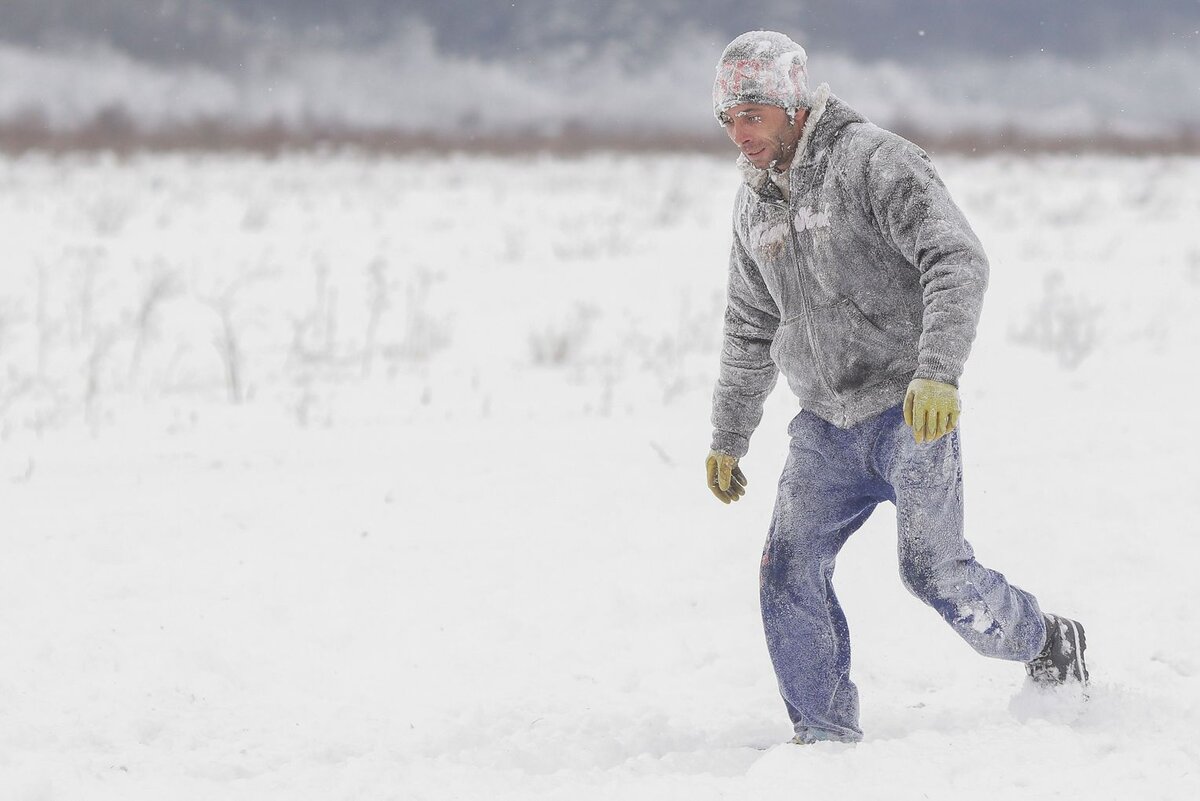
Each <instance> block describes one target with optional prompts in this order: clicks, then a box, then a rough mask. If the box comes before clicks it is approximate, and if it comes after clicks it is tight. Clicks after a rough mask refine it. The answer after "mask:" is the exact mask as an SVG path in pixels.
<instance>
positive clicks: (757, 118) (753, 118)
mask: <svg viewBox="0 0 1200 801" xmlns="http://www.w3.org/2000/svg"><path fill="white" fill-rule="evenodd" d="M747 119H749V120H750V122H762V117H760V116H758V115H757V114H751V115H750V116H749V117H748V118H747Z"/></svg>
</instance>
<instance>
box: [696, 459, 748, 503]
mask: <svg viewBox="0 0 1200 801" xmlns="http://www.w3.org/2000/svg"><path fill="white" fill-rule="evenodd" d="M704 467H705V471H706V472H707V474H708V488H709V489H710V490H712V494H713V495H716V496H717V500H719V501H720V502H721V503H729V502H730V501H736V500H737V499H738V498H740V497H742V496H743V495H745V494H746V474H745V473H743V472H742V468H740V467H738V460H737V457H736V456H730V455H729V454H727V453H721V452H720V451H709V454H708V459H706V460H705V462H704Z"/></svg>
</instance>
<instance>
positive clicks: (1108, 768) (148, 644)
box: [0, 155, 1200, 801]
mask: <svg viewBox="0 0 1200 801" xmlns="http://www.w3.org/2000/svg"><path fill="white" fill-rule="evenodd" d="M936 160H937V163H938V165H939V167H940V169H941V170H942V174H943V176H944V177H945V178H946V180H947V182H948V183H949V185H950V187H951V189H952V191H953V192H954V193H955V196H956V197H957V198H958V200H959V202H960V204H961V205H962V206H963V207H964V209H965V210H966V212H967V215H968V217H969V219H971V221H972V222H973V224H974V225H975V227H976V230H977V232H978V233H979V234H980V237H981V238H982V239H983V241H984V244H985V246H986V247H987V249H988V252H989V255H990V257H991V260H992V265H993V270H992V283H991V288H990V289H989V295H988V300H987V303H986V304H985V310H984V317H983V321H982V324H981V328H980V332H979V338H978V340H977V343H976V347H975V351H974V354H973V356H972V358H971V361H970V362H969V363H968V369H967V374H966V376H965V377H964V383H963V396H964V406H965V416H964V422H963V425H964V430H963V436H964V456H965V458H966V460H967V464H966V489H967V493H968V499H967V525H968V537H969V538H970V539H971V541H972V543H973V544H974V545H975V548H976V551H977V554H978V556H979V558H980V559H981V561H983V562H984V563H985V564H988V565H989V566H992V567H995V568H997V569H1000V570H1001V571H1003V572H1005V573H1006V574H1007V575H1008V576H1009V577H1010V578H1012V579H1013V580H1014V581H1015V582H1016V583H1017V584H1019V585H1021V586H1023V587H1026V588H1028V589H1030V590H1031V591H1033V592H1034V593H1035V594H1036V595H1038V597H1039V599H1040V600H1041V601H1042V603H1043V605H1044V606H1045V607H1046V608H1047V609H1050V610H1053V611H1059V612H1062V613H1064V614H1069V615H1073V616H1076V617H1078V618H1079V619H1080V620H1082V621H1083V622H1084V624H1085V625H1086V626H1087V631H1088V635H1089V644H1090V648H1089V657H1090V664H1091V666H1092V671H1093V678H1094V682H1095V686H1094V687H1093V689H1092V691H1091V699H1090V700H1089V701H1088V702H1087V703H1086V704H1081V703H1079V701H1078V699H1076V698H1072V697H1070V695H1069V694H1066V695H1065V696H1064V697H1049V698H1047V697H1042V696H1039V695H1037V694H1034V693H1031V692H1029V691H1028V690H1027V689H1025V688H1023V673H1022V671H1021V668H1020V666H1018V665H1013V664H1008V663H1002V662H995V661H988V660H983V659H981V658H980V657H978V656H976V655H975V654H974V653H973V652H971V651H970V649H969V648H967V647H966V646H965V645H963V644H962V643H961V642H960V641H958V640H957V638H955V637H954V636H953V635H952V634H951V633H950V632H949V631H947V630H946V628H945V626H944V624H942V623H941V622H940V621H939V620H938V619H937V618H936V617H935V616H934V615H933V614H932V613H930V612H929V611H928V610H927V609H925V608H924V607H922V606H921V605H920V604H919V603H918V602H916V601H915V600H913V599H912V598H910V597H909V596H908V595H907V594H906V593H905V591H904V590H903V588H902V586H901V584H900V581H899V579H898V577H897V575H896V566H895V555H894V554H895V540H894V531H893V526H894V520H893V515H892V514H891V510H890V509H889V508H881V509H879V510H878V511H877V512H876V514H875V516H874V517H873V518H872V519H871V520H870V521H869V522H868V524H867V525H866V526H864V528H863V529H862V530H861V531H860V532H858V533H857V534H856V535H855V536H854V537H853V538H851V541H850V543H849V544H848V546H847V547H846V549H845V551H844V552H843V556H842V558H841V559H840V560H839V569H838V579H837V585H838V591H839V595H840V597H841V599H842V601H843V603H844V605H845V607H846V611H847V615H848V617H849V619H850V625H851V630H852V632H853V635H854V642H855V652H854V677H855V680H856V682H857V683H858V685H859V689H860V692H861V695H862V700H863V726H864V729H865V731H866V740H865V741H864V742H863V743H861V744H859V745H857V746H854V747H844V746H838V745H818V746H814V747H810V748H795V747H791V746H781V745H779V744H780V743H782V742H783V741H784V740H786V739H787V738H788V737H789V736H790V732H789V731H788V724H787V719H786V715H785V714H784V711H783V708H782V704H781V702H780V701H779V699H778V697H777V694H776V692H775V688H774V679H773V675H772V673H771V668H770V664H769V661H768V659H767V655H766V649H765V647H764V645H763V643H762V635H761V631H760V628H759V621H758V610H757V565H758V559H759V551H760V548H761V545H762V539H763V536H764V535H765V532H766V527H767V523H768V520H769V517H770V512H771V505H772V502H773V492H772V488H773V483H774V481H775V479H776V477H777V476H778V473H779V468H780V466H781V465H782V461H783V457H784V454H785V452H786V445H787V443H786V436H785V434H784V428H785V426H786V423H787V420H788V419H790V417H791V415H792V414H794V413H795V411H796V410H795V408H794V406H795V404H794V400H793V399H792V398H791V397H790V395H789V394H788V393H787V391H786V389H785V388H779V389H778V390H777V391H776V393H775V394H774V395H773V396H772V397H771V399H770V401H769V403H768V409H767V413H766V415H765V418H764V421H763V424H762V426H761V427H760V429H759V432H758V434H757V435H756V437H755V439H754V442H753V443H752V449H751V453H750V454H749V455H748V457H747V458H746V459H745V460H743V465H744V467H745V470H746V472H747V475H748V476H749V479H750V486H749V494H748V495H747V497H746V498H745V499H744V500H743V501H742V502H740V503H739V504H737V505H735V506H731V507H724V506H721V505H719V504H718V503H716V501H715V500H713V499H712V498H711V496H710V495H709V494H708V492H707V490H706V489H704V487H703V486H702V484H701V468H700V462H701V461H702V460H703V456H704V454H705V453H706V451H707V442H708V433H709V432H708V423H707V416H708V396H709V392H710V391H711V384H712V380H713V378H714V377H715V372H716V371H715V367H716V357H717V349H718V346H719V327H720V315H721V296H722V292H723V288H724V255H725V253H726V252H727V248H728V236H729V234H728V230H729V224H728V214H729V208H730V203H731V201H732V193H733V191H734V188H735V186H736V176H735V174H734V170H733V168H732V165H731V164H730V163H729V162H728V160H712V159H707V158H699V157H694V158H693V157H674V158H663V159H651V158H643V157H611V156H609V157H603V156H596V157H589V158H586V159H579V160H551V159H538V158H533V159H522V160H493V159H475V158H464V157H456V158H451V159H433V158H427V159H404V160H383V161H376V160H371V159H366V158H361V157H357V156H353V155H327V156H321V157H316V156H289V157H285V158H282V159H279V160H276V161H260V160H256V159H243V158H236V157H225V156H209V157H203V158H182V157H137V158H133V159H131V160H128V161H118V160H111V159H91V158H69V159H62V160H48V159H41V158H36V157H28V158H24V159H20V160H7V161H0V226H2V230H3V233H4V241H5V249H4V251H3V252H4V262H5V264H4V267H3V270H0V369H2V370H3V373H2V374H3V376H4V380H3V381H2V382H0V433H2V435H3V436H2V439H0V479H3V480H2V481H0V509H3V517H2V518H0V520H3V522H4V531H5V536H6V542H7V545H8V552H7V557H6V558H5V559H4V560H0V641H2V642H4V643H6V644H7V648H6V655H5V659H3V660H0V797H3V798H13V799H17V800H18V801H24V800H25V799H30V800H32V799H39V800H41V799H45V800H49V799H71V798H83V797H86V798H89V799H110V798H111V799H142V798H145V799H150V798H154V799H159V798H163V797H169V798H174V799H190V798H197V799H199V798H212V797H222V798H230V799H267V798H287V799H307V798H312V799H333V798H338V799H342V798H344V799H392V798H394V799H443V798H446V799H449V798H501V799H505V798H511V799H528V798H571V799H580V798H583V799H590V798H596V799H600V798H604V799H609V798H623V799H625V798H628V799H641V798H646V799H662V798H676V797H679V798H682V797H687V798H689V799H697V798H734V799H736V798H785V797H787V798H791V797H798V796H804V795H809V794H828V793H838V794H839V795H841V796H844V797H851V798H860V797H861V798H872V797H882V796H884V795H885V794H886V796H887V797H889V798H899V799H907V798H913V799H920V798H934V799H939V798H944V799H952V798H961V797H963V796H964V795H969V796H973V797H975V796H977V797H985V798H1022V799H1027V798H1078V797H1088V798H1125V797H1129V796H1131V795H1135V794H1136V795H1144V796H1149V797H1155V798H1168V799H1174V798H1190V797H1192V796H1193V795H1194V794H1195V792H1196V790H1197V789H1200V781H1198V780H1197V771H1198V768H1200V749H1198V748H1197V746H1196V745H1195V743H1194V732H1195V729H1196V724H1197V714H1198V711H1200V706H1198V701H1200V687H1198V684H1197V683H1198V682H1200V643H1198V641H1197V634H1196V632H1197V630H1198V627H1197V622H1198V621H1197V615H1196V612H1195V609H1194V605H1193V604H1191V603H1190V587H1191V585H1192V575H1193V572H1194V567H1193V566H1194V564H1195V563H1196V558H1197V556H1198V555H1200V554H1198V553H1197V552H1198V550H1200V544H1198V538H1197V536H1196V535H1197V529H1196V523H1195V520H1196V519H1197V512H1200V508H1198V507H1200V504H1198V503H1197V501H1196V500H1195V493H1194V484H1195V480H1194V479H1195V477H1196V474H1195V470H1194V467H1193V466H1192V463H1191V459H1190V457H1191V455H1192V454H1193V453H1195V452H1196V450H1197V445H1200V442H1198V439H1200V436H1198V435H1197V433H1196V429H1195V426H1193V425H1192V424H1191V416H1192V414H1191V412H1192V405H1193V404H1192V400H1193V399H1194V398H1195V397H1196V389H1197V386H1196V379H1195V377H1194V367H1193V366H1192V364H1193V362H1194V356H1193V354H1192V353H1191V351H1192V349H1193V345H1194V343H1195V342H1196V341H1197V335H1198V334H1200V330H1198V329H1200V320H1198V316H1197V315H1196V310H1197V307H1198V303H1200V234H1197V232H1196V230H1195V228H1194V226H1193V225H1192V223H1191V220H1193V219H1194V218H1195V215H1196V212H1197V211H1198V210H1200V190H1197V189H1196V186H1197V185H1200V182H1198V181H1197V177H1200V176H1198V173H1200V162H1196V161H1195V160H1186V159H1149V160H1134V159H1104V158H1100V157H1087V158H1081V159H1065V158H1029V159H1012V158H994V159H984V160H964V159H936ZM231 365H232V366H234V367H235V369H234V370H233V371H232V373H231V370H230V367H231ZM235 375H236V378H234V376H235ZM235 401H236V402H235Z"/></svg>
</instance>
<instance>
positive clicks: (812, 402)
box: [706, 31, 1087, 743]
mask: <svg viewBox="0 0 1200 801" xmlns="http://www.w3.org/2000/svg"><path fill="white" fill-rule="evenodd" d="M805 62H806V55H805V52H804V50H803V48H801V47H800V46H799V45H798V44H796V43H795V42H793V41H792V40H791V39H789V38H788V37H787V36H784V35H783V34H780V33H775V32H771V31H754V32H751V33H747V34H743V35H742V36H739V37H738V38H737V39H735V40H734V41H733V42H732V43H730V45H729V46H728V47H727V48H726V49H725V52H724V54H723V55H722V56H721V60H720V62H719V64H718V65H717V76H716V82H715V84H714V86H713V111H714V113H715V114H716V116H717V119H718V121H719V122H720V123H721V125H723V126H724V127H725V130H726V132H727V133H728V134H729V137H730V139H732V140H733V142H734V144H735V145H737V147H738V149H739V150H740V151H741V156H740V158H739V159H738V166H739V167H740V168H741V170H742V172H743V175H744V185H743V186H741V187H740V189H739V191H738V195H737V200H736V201H735V207H734V215H733V248H732V253H731V255H730V260H729V284H728V306H727V309H726V312H725V328H724V342H723V347H722V350H721V369H720V378H719V379H718V381H717V387H716V390H715V392H714V395H713V412H712V422H713V426H714V432H713V442H712V452H711V453H710V454H709V456H708V459H707V462H706V472H707V479H708V485H709V488H710V489H711V490H712V491H713V493H714V494H715V495H716V496H717V498H718V499H720V500H721V501H723V502H725V503H729V502H730V501H736V500H737V499H738V498H740V497H741V496H742V495H743V494H744V493H745V491H746V477H745V475H744V474H743V473H742V471H741V469H740V468H739V467H738V459H739V457H741V456H743V455H745V453H746V451H747V449H748V447H749V440H750V436H751V434H752V433H753V431H754V429H755V427H756V426H757V425H758V423H759V421H760V419H761V418H762V409H763V402H764V401H765V399H766V397H767V395H768V393H769V392H770V391H771V389H772V388H773V387H774V385H775V381H776V377H777V375H778V373H779V372H782V373H783V375H784V376H785V377H786V379H787V381H788V384H789V386H790V387H791V389H792V391H793V392H794V393H795V394H796V396H797V397H798V398H799V400H800V405H801V407H802V411H801V412H800V413H799V414H798V415H797V416H796V417H795V419H793V420H792V422H791V425H790V426H789V428H788V433H789V434H790V436H791V438H792V439H791V449H790V451H789V454H788V458H787V463H786V465H785V466H784V469H783V475H782V477H781V478H780V481H779V490H778V493H779V494H778V498H777V500H776V504H775V512H774V516H773V519H772V521H771V528H770V532H769V534H768V537H767V543H766V547H765V549H764V552H763V560H762V574H761V592H762V599H761V600H762V613H763V624H764V627H765V630H766V638H767V646H768V650H769V651H770V655H771V660H772V662H773V663H774V666H775V672H776V675H777V677H778V679H779V688H780V692H781V694H782V696H783V700H784V703H785V705H786V707H787V711H788V714H789V716H790V717H791V720H792V724H793V728H794V730H795V734H796V736H795V738H794V739H793V742H796V743H810V742H815V741H818V740H839V741H856V740H859V739H861V738H862V732H861V730H860V728H859V720H858V691H857V689H856V688H855V686H854V683H853V682H852V681H851V680H850V675H849V674H850V642H849V630H848V628H847V625H846V618H845V615H844V614H843V613H842V610H841V607H840V606H839V604H838V600H837V597H836V596H835V594H834V590H833V584H832V576H833V567H834V560H835V558H836V556H837V554H838V551H839V550H840V549H841V547H842V545H843V544H844V543H845V542H846V539H847V538H848V537H849V536H850V535H851V534H852V533H853V532H854V531H855V530H856V529H858V527H859V526H861V525H862V524H863V522H865V521H866V519H867V517H868V516H869V515H870V514H871V512H872V510H873V509H874V508H875V506H876V505H877V504H879V503H880V502H882V501H891V502H892V503H894V504H895V505H896V510H897V528H898V536H899V554H900V569H901V575H902V577H903V580H904V584H905V586H906V587H907V588H908V589H909V590H910V591H911V592H912V593H913V594H914V595H916V596H917V597H918V598H920V599H921V600H922V601H924V602H925V603H927V604H929V605H930V606H931V607H932V608H933V609H934V610H936V611H937V612H938V614H940V615H941V616H942V618H943V619H944V620H945V621H946V622H947V623H948V624H949V625H950V626H951V628H953V629H954V631H956V632H957V633H958V634H959V635H960V636H961V637H962V638H963V639H964V640H966V641H967V643H969V644H970V645H971V646H972V647H973V648H975V650H976V651H978V652H979V653H981V654H983V655H985V656H991V657H996V658H999V659H1008V660H1013V661H1017V662H1023V663H1025V664H1026V670H1027V672H1028V674H1029V675H1030V677H1031V678H1032V679H1033V681H1035V682H1037V683H1039V684H1042V685H1057V684H1064V683H1068V682H1074V683H1079V684H1084V683H1086V681H1087V671H1086V668H1085V667H1084V663H1083V651H1084V648H1085V641H1084V634H1083V629H1082V628H1081V627H1080V626H1079V624H1078V623H1076V622H1074V621H1071V620H1068V619H1066V618H1061V617H1057V616H1054V615H1045V614H1043V612H1042V611H1041V609H1040V608H1039V606H1038V603H1037V600H1036V599H1035V598H1034V597H1033V596H1032V595H1031V594H1029V593H1028V592H1026V591H1024V590H1022V589H1020V588H1019V587H1016V586H1014V585H1012V584H1009V583H1008V581H1007V580H1006V579H1005V578H1004V576H1002V575H1001V574H1000V573H997V572H996V571H993V570H989V569H987V568H985V567H983V566H982V565H980V564H979V563H978V562H976V561H975V558H974V556H973V553H972V550H971V546H970V545H969V544H968V543H967V542H966V540H965V539H964V538H963V506H962V497H963V490H962V460H961V456H960V453H959V438H958V430H957V429H958V417H959V399H958V389H957V386H958V379H959V376H960V375H961V373H962V371H963V365H964V363H965V362H966V359H967V354H968V352H969V350H970V346H971V342H972V340H973V339H974V337H975V327H976V324H977V322H978V319H979V312H980V307H981V305H982V302H983V293H984V289H985V288H986V286H987V277H988V265H987V259H986V257H985V256H984V253H983V249H982V246H981V245H980V243H979V240H978V239H977V238H976V237H975V234H974V233H973V232H972V231H971V228H970V226H969V225H968V224H967V221H966V219H965V218H964V217H963V214H962V212H961V211H960V210H959V209H958V207H957V206H956V205H955V204H954V202H953V200H951V198H950V195H949V193H948V192H947V190H946V187H945V186H944V185H943V184H942V181H941V179H940V178H939V177H938V175H937V173H936V172H935V171H934V169H933V166H932V165H931V164H930V162H929V158H928V157H927V156H926V154H925V153H924V152H923V151H922V150H921V149H920V148H918V147H916V146H915V145H913V144H912V143H910V142H908V141H906V140H904V139H902V138H900V137H899V136H896V135H895V134H892V133H890V132H888V131H885V130H883V129H881V128H878V127H876V126H874V125H872V124H871V123H869V122H867V120H866V119H864V118H863V117H862V116H860V115H859V114H857V113H856V112H855V111H854V110H853V109H851V108H850V107H849V106H847V105H846V104H845V103H843V102H841V100H839V99H838V98H837V97H835V96H833V95H831V94H830V92H829V87H828V86H827V85H824V84H822V85H821V86H819V87H817V88H816V89H815V90H812V91H810V90H809V87H808V82H807V71H806V67H805Z"/></svg>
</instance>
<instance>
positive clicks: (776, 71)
mask: <svg viewBox="0 0 1200 801" xmlns="http://www.w3.org/2000/svg"><path fill="white" fill-rule="evenodd" d="M807 61H808V54H807V53H805V52H804V48H803V47H801V46H800V45H798V44H796V43H795V42H793V41H792V40H791V39H789V38H788V37H786V36H784V35H783V34H782V33H776V32H775V31H750V32H749V33H743V34H742V35H741V36H739V37H738V38H736V39H734V40H733V41H732V42H730V43H729V46H728V47H726V48H725V52H724V53H722V54H721V60H720V61H719V62H718V63H717V79H716V81H715V82H714V83H713V114H715V115H716V117H717V119H718V120H719V119H721V115H722V113H724V112H725V110H726V109H728V108H731V107H732V106H736V105H739V104H741V103H762V104H764V105H768V106H779V107H780V108H784V109H793V108H799V107H800V106H806V105H807V104H808V100H809V94H808V70H807V69H806V68H805V66H804V65H805V63H806V62H807Z"/></svg>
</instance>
